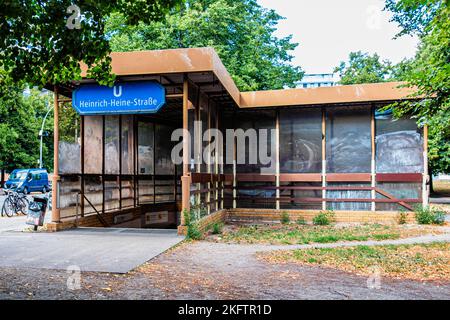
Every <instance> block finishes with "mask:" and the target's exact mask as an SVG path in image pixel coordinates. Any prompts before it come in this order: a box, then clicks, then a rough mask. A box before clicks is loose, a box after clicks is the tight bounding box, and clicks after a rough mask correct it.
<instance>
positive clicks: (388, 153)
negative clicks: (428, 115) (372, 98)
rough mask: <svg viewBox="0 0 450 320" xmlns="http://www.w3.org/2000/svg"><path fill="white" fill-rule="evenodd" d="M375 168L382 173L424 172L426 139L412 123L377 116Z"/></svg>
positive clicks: (412, 121) (390, 114)
mask: <svg viewBox="0 0 450 320" xmlns="http://www.w3.org/2000/svg"><path fill="white" fill-rule="evenodd" d="M375 120H376V166H377V172H379V173H421V172H423V138H422V134H421V131H420V130H419V129H418V128H417V124H416V122H415V121H414V120H413V119H399V120H393V118H392V113H391V112H384V113H382V112H377V113H376V117H375Z"/></svg>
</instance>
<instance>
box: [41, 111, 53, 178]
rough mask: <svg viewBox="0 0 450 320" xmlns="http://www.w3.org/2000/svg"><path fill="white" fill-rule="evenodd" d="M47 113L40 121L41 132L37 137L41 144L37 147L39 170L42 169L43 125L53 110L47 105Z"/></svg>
mask: <svg viewBox="0 0 450 320" xmlns="http://www.w3.org/2000/svg"><path fill="white" fill-rule="evenodd" d="M47 109H48V111H47V113H46V114H45V117H44V119H43V120H42V125H41V130H40V131H39V137H40V140H41V144H40V147H39V169H42V145H43V140H44V139H43V136H44V125H45V121H46V120H47V117H48V115H49V114H50V112H51V111H52V110H53V107H49V105H48V103H47Z"/></svg>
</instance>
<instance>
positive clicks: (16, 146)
mask: <svg viewBox="0 0 450 320" xmlns="http://www.w3.org/2000/svg"><path fill="white" fill-rule="evenodd" d="M51 101H52V96H51V95H50V94H48V93H47V92H43V91H40V90H37V89H27V86H26V85H25V84H23V83H14V82H13V80H12V79H11V77H10V76H9V75H8V74H7V73H6V72H5V71H3V70H2V69H0V169H4V170H7V171H11V170H13V169H16V168H24V167H36V166H37V164H38V160H39V145H40V140H39V130H40V129H41V125H42V120H43V118H44V116H45V114H46V113H47V110H48V109H47V106H48V105H49V106H52V103H51ZM52 131H53V114H52V113H50V115H49V116H48V118H47V121H46V123H45V126H44V132H47V133H49V134H48V135H47V136H45V137H44V140H43V142H44V144H43V159H44V167H45V168H47V169H48V170H50V171H51V170H52V168H53V135H52V134H51V132H52Z"/></svg>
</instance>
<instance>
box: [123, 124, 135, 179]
mask: <svg viewBox="0 0 450 320" xmlns="http://www.w3.org/2000/svg"><path fill="white" fill-rule="evenodd" d="M133 134H134V131H133V117H132V116H122V174H133V161H134V137H133Z"/></svg>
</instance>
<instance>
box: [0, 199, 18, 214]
mask: <svg viewBox="0 0 450 320" xmlns="http://www.w3.org/2000/svg"><path fill="white" fill-rule="evenodd" d="M2 213H4V214H6V216H8V217H12V216H13V215H14V214H15V213H16V208H15V205H14V203H13V202H12V201H11V199H10V198H6V199H5V202H3V207H2Z"/></svg>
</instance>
